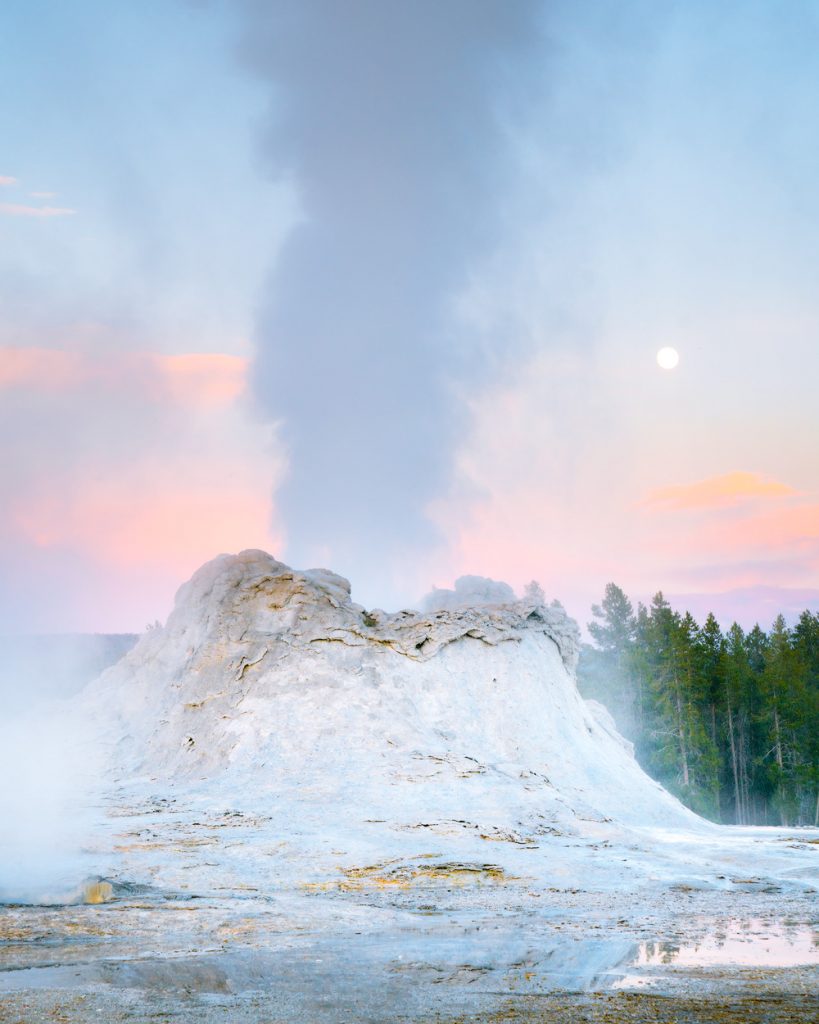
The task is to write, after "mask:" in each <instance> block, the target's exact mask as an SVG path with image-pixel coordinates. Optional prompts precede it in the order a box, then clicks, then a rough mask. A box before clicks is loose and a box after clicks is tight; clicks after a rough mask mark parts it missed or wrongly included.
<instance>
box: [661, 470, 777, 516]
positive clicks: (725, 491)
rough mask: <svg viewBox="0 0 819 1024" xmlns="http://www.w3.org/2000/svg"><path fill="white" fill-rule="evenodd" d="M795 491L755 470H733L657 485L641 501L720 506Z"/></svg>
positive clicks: (676, 506) (665, 505) (679, 506)
mask: <svg viewBox="0 0 819 1024" xmlns="http://www.w3.org/2000/svg"><path fill="white" fill-rule="evenodd" d="M796 493H797V492H796V491H795V490H794V489H793V488H792V487H789V486H788V485H787V484H783V483H780V482H779V481H778V480H771V479H769V478H768V477H764V476H762V475H760V474H759V473H743V472H736V473H725V474H724V475H722V476H713V477H709V478H708V479H706V480H697V481H696V482H694V483H691V484H674V485H673V486H671V487H661V488H659V489H657V490H654V491H651V492H650V493H649V494H648V495H647V497H646V498H645V501H644V502H643V504H645V505H655V506H659V507H662V508H663V509H710V508H724V507H727V506H733V505H738V504H739V503H740V502H743V501H748V500H750V499H755V498H787V497H792V496H793V495H795V494H796Z"/></svg>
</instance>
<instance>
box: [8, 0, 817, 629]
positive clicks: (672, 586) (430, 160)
mask: <svg viewBox="0 0 819 1024" xmlns="http://www.w3.org/2000/svg"><path fill="white" fill-rule="evenodd" d="M817 43H819V4H817V3H812V2H794V3H791V4H787V5H781V4H775V3H773V2H767V3H759V2H753V0H744V2H741V3H740V2H731V0H726V2H724V3H721V4H713V3H710V2H704V0H702V2H700V0H688V2H685V3H679V2H678V3H675V2H666V0H652V2H639V0H626V2H624V3H621V4H611V3H607V2H602V0H600V2H596V0H589V2H587V3H583V4H577V3H571V2H557V0H551V2H549V0H516V2H515V3H513V4H509V3H506V2H501V0H447V2H446V3H444V4H441V3H437V2H432V0H417V2H414V3H412V4H410V3H406V2H399V0H348V2H346V3H344V4H339V3H335V2H331V0H300V2H298V3H296V2H294V0H210V2H208V0H200V2H193V0H140V2H136V0H121V2H119V3H117V4H107V3H102V2H101V0H72V3H71V4H65V3H58V2H57V0H26V2H25V3H23V2H22V0H12V2H11V3H7V4H5V5H3V9H2V11H0V140H2V141H0V631H3V632H19V631H24V632H70V631H139V630H142V629H143V628H145V626H146V624H148V623H151V622H153V621H155V620H157V619H160V620H162V619H164V618H165V617H166V615H167V613H168V611H169V610H170V607H171V605H172V601H173V595H174V592H175V590H176V588H177V587H178V586H179V584H180V583H181V582H183V581H184V580H185V579H186V578H187V577H188V576H190V574H191V573H192V572H193V571H194V570H195V569H196V568H197V567H198V566H199V565H200V564H201V563H203V562H204V561H206V560H207V559H209V558H211V557H213V556H214V555H215V554H217V553H219V552H223V551H238V550H241V549H243V548H247V547H261V548H264V549H266V550H269V551H271V552H272V553H274V554H275V555H276V556H277V557H279V558H281V559H282V560H284V561H287V562H289V563H290V564H293V565H295V566H296V567H299V568H308V567H311V566H316V565H323V566H326V567H329V568H332V569H334V570H336V571H338V572H340V573H342V574H344V575H346V576H348V577H350V578H351V579H352V582H353V596H354V597H355V598H356V599H357V600H359V601H360V602H361V603H363V604H365V605H367V606H370V607H371V606H375V605H378V606H381V607H386V608H398V607H404V606H409V605H412V604H416V603H417V601H418V599H419V596H420V595H421V594H423V593H425V592H426V591H427V590H429V589H430V587H431V586H432V585H435V586H439V587H446V586H450V585H451V584H452V582H453V580H454V579H455V578H457V577H458V576H460V575H462V574H467V573H468V574H480V575H486V576H491V577H493V578H495V579H503V580H507V581H509V582H510V583H511V584H512V585H513V586H515V587H518V588H521V587H523V586H524V585H525V584H526V583H528V582H529V581H530V580H532V579H536V580H538V581H540V583H541V584H542V585H543V588H544V590H545V591H546V593H547V595H548V596H549V597H550V598H551V597H557V598H559V599H560V600H562V601H563V603H564V604H565V605H566V606H567V608H568V609H569V610H570V611H571V612H572V613H573V614H575V615H576V616H577V617H578V618H579V619H580V620H581V621H585V620H587V618H588V615H589V608H590V605H591V603H592V602H594V601H598V600H599V599H600V597H601V595H602V592H603V588H604V586H605V584H606V583H607V582H608V581H615V582H617V583H618V584H619V585H620V586H622V587H623V588H624V589H625V590H626V592H627V593H629V594H630V595H631V596H632V597H633V598H634V599H635V600H636V599H642V600H646V599H648V598H650V596H651V595H652V594H653V593H654V592H655V591H657V590H658V589H662V590H663V591H664V593H666V594H667V595H669V596H671V597H672V599H673V600H674V601H675V602H677V603H678V605H679V606H680V607H691V609H692V610H693V611H695V613H696V614H698V615H699V616H700V617H703V616H704V614H705V613H706V612H707V610H708V609H709V608H713V609H714V610H715V611H716V612H717V613H718V615H719V616H720V618H721V619H722V620H723V621H724V622H725V623H726V624H727V623H730V621H731V620H732V619H733V618H734V617H736V618H738V619H739V621H740V622H742V623H743V624H746V625H750V624H752V623H753V622H754V621H756V620H757V619H759V620H760V621H761V622H762V623H763V625H767V624H768V623H769V622H770V621H771V619H772V618H773V616H774V614H775V613H776V612H777V611H779V610H782V611H785V612H786V613H788V614H789V615H791V616H793V615H794V614H795V613H796V612H798V610H800V609H801V608H803V607H806V606H809V607H813V608H819V454H818V453H819V445H817V439H818V438H819V403H817V402H816V400H815V391H816V382H817V380H819V292H817V289H816V285H815V282H816V281H817V279H819V230H817V227H818V224H817V220H818V219H819V135H817V133H816V132H815V125H814V121H815V114H814V112H815V109H816V103H817V100H819V63H818V62H817V61H816V59H815V54H816V51H817ZM668 345H670V346H673V347H674V348H676V349H677V350H678V352H679V355H680V361H679V365H678V366H677V368H676V369H674V370H663V369H661V368H660V367H659V366H658V365H657V362H656V353H657V351H658V349H660V348H661V347H663V346H668Z"/></svg>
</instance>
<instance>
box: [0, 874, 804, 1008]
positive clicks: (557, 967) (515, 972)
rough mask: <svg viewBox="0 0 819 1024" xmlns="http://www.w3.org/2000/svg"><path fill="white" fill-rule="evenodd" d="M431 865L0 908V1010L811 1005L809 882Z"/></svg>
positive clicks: (120, 891) (122, 887) (122, 888)
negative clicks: (667, 882) (563, 874)
mask: <svg viewBox="0 0 819 1024" xmlns="http://www.w3.org/2000/svg"><path fill="white" fill-rule="evenodd" d="M430 860H432V858H430ZM440 867H441V870H439V871H430V872H429V873H428V874H427V875H426V876H423V877H414V878H411V879H410V878H408V877H407V876H406V874H404V875H400V873H399V877H395V876H390V875H389V873H388V872H387V871H385V869H384V866H373V869H372V870H370V871H362V872H358V873H352V872H349V871H347V872H339V878H338V879H337V880H334V882H333V884H332V885H330V884H327V885H315V884H312V883H310V884H306V885H305V886H304V887H302V888H300V889H299V890H297V891H289V892H284V891H279V892H277V893H275V894H271V895H263V894H261V893H258V892H251V891H247V892H241V891H231V892H222V893H216V892H210V893H201V894H195V893H190V892H187V893H186V892H184V891H181V890H180V891H176V892H171V891H161V890H158V889H152V888H151V887H149V886H139V887H138V886H134V887H131V888H129V886H128V885H126V884H120V883H115V885H114V898H113V899H112V900H111V901H110V902H108V903H105V904H102V905H74V906H62V907H34V906H8V907H5V908H3V909H2V911H0V968H2V969H1V970H0V1020H2V1021H3V1022H6V1021H9V1022H26V1024H27V1022H30V1021H60V1022H69V1024H86V1022H89V1021H100V1020H104V1021H122V1022H129V1024H142V1022H145V1024H148V1022H153V1024H156V1022H161V1021H168V1022H171V1021H173V1022H185V1024H187V1022H191V1024H193V1022H197V1024H215V1022H227V1021H231V1022H233V1021H235V1022H238V1024H244V1022H248V1024H250V1022H274V1021H287V1022H295V1021H328V1022H342V1021H372V1022H380V1021H413V1022H415V1021H418V1022H421V1021H436V1022H441V1024H444V1022H453V1024H454V1022H456V1021H467V1020H468V1021H482V1022H486V1024H490V1022H501V1021H518V1020H521V1021H523V1020H526V1021H530V1020H531V1021H541V1020H543V1021H549V1020H554V1021H558V1020H559V1021H567V1022H570V1024H571V1022H574V1021H578V1022H579V1021H589V1022H601V1024H602V1022H625V1024H628V1022H632V1021H633V1022H649V1021H651V1022H665V1021H667V1022H686V1021H692V1022H693V1021H715V1022H719V1021H725V1022H737V1024H739V1022H746V1024H752V1022H757V1021H759V1022H763V1021H766V1022H767V1021H771V1022H780V1021H782V1022H785V1021H789V1022H808V1021H810V1022H814V1021H816V1020H817V1019H819V1001H817V992H818V991H819V921H817V896H816V893H815V892H813V891H811V890H810V889H803V890H801V891H790V892H788V891H785V890H783V889H782V888H781V887H777V886H776V885H772V884H770V883H767V884H766V883H764V882H763V881H761V880H757V881H754V880H753V879H747V880H745V882H744V885H742V886H740V885H735V887H734V889H733V890H732V891H730V892H729V891H724V890H715V889H711V888H708V889H697V888H694V887H691V886H689V885H686V884H681V885H675V886H671V887H660V886H657V887H652V886H648V887H642V889H641V890H639V891H631V892H628V891H591V890H584V889H582V888H577V887H575V886H570V887H567V888H562V889H561V888H559V887H556V886H550V887H548V888H542V887H539V886H537V885H533V884H532V882H531V879H529V880H527V879H525V878H521V877H518V878H515V877H511V876H507V875H505V874H495V873H494V872H493V870H492V868H491V866H490V865H486V866H485V867H484V870H483V871H477V870H474V869H473V868H472V867H470V868H469V869H467V868H466V867H465V866H464V865H460V866H458V865H445V866H444V865H441V866H440Z"/></svg>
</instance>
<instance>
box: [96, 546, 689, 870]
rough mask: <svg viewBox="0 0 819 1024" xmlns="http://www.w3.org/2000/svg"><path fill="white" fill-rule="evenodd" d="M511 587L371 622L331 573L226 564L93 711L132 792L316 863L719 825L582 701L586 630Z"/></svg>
mask: <svg viewBox="0 0 819 1024" xmlns="http://www.w3.org/2000/svg"><path fill="white" fill-rule="evenodd" d="M485 582H487V583H489V582H490V581H485ZM468 583H469V586H468V587H467V588H466V589H471V590H474V589H475V581H474V579H472V580H470V581H468ZM504 586H505V585H497V584H496V585H495V586H494V589H493V588H492V587H488V588H486V587H485V588H483V592H484V601H483V603H478V604H475V605H472V606H467V607H464V606H459V603H458V601H457V600H454V599H452V597H447V595H452V592H438V593H439V594H442V595H444V598H445V600H444V601H443V602H442V603H445V604H447V605H448V607H446V608H442V609H439V610H437V611H436V610H431V611H426V612H413V611H402V612H398V613H397V614H386V613H384V612H381V611H372V612H367V611H365V609H364V608H362V607H360V606H359V605H357V604H354V603H353V602H352V601H351V599H350V586H349V583H348V582H347V580H345V579H343V578H341V577H340V576H337V575H335V574H333V573H331V572H328V571H326V570H323V569H322V570H310V571H308V572H297V571H294V570H293V569H290V568H289V567H288V566H286V565H283V564H282V563H281V562H277V561H276V560H275V559H274V558H272V557H271V556H270V555H268V554H266V553H264V552H262V551H244V552H242V553H241V554H239V555H235V556H233V555H222V556H220V557H218V558H216V559H214V560H213V561H211V562H209V563H208V564H206V565H205V566H203V567H202V568H201V569H200V570H199V571H198V572H197V573H196V574H195V575H194V576H193V578H192V579H191V580H190V581H189V582H188V583H186V584H185V585H184V586H183V587H182V588H181V589H180V591H179V593H178V595H177V600H176V607H175V609H174V611H173V613H172V614H171V616H170V618H169V620H168V623H167V625H166V626H165V627H164V628H156V629H152V630H150V631H148V633H147V634H146V635H145V636H144V637H143V638H142V639H141V641H140V642H139V643H138V644H137V646H136V647H135V648H134V649H133V650H132V651H131V652H130V653H129V654H128V655H127V656H126V657H125V658H123V660H122V661H121V662H119V663H118V664H117V665H116V666H114V667H113V668H112V669H109V670H108V671H107V672H106V673H104V674H103V676H102V677H101V678H100V679H99V680H98V681H97V682H96V683H94V684H92V685H91V687H90V688H89V689H88V690H87V691H86V694H85V696H84V701H85V702H86V706H88V705H89V704H90V706H91V707H92V709H93V714H94V715H95V716H96V717H97V718H99V719H100V720H101V721H102V722H103V724H104V726H105V729H106V732H107V735H108V737H109V738H110V740H111V749H112V757H113V763H114V767H113V777H115V778H116V779H117V780H118V781H120V782H121V783H122V784H127V783H131V784H132V786H133V785H134V784H135V785H137V786H138V787H140V788H141V789H142V790H143V791H150V792H152V793H164V794H167V793H169V792H175V793H177V794H179V793H180V792H182V791H184V792H185V793H187V794H191V793H196V794H200V795H201V794H209V795H210V797H211V798H213V799H215V797H214V794H217V793H218V794H219V795H220V798H221V799H222V805H224V803H225V801H226V800H228V799H229V800H230V803H231V805H233V806H235V805H236V804H237V803H240V804H241V806H243V807H244V808H250V809H251V810H253V811H257V812H260V811H263V813H264V814H266V815H269V816H270V817H271V819H272V822H273V824H272V825H271V830H272V831H273V832H275V833H276V834H277V835H280V836H282V837H284V836H288V837H290V838H291V839H292V836H293V835H294V833H295V834H297V835H298V837H299V848H300V849H301V850H303V851H304V852H305V853H309V851H311V850H318V849H320V848H322V847H323V846H324V845H327V843H328V842H329V843H330V845H333V843H335V845H336V846H338V845H340V844H341V838H340V837H342V836H343V837H344V838H345V843H344V844H341V845H345V848H350V846H351V844H352V846H355V844H356V842H360V843H361V844H363V845H364V846H365V847H366V848H367V849H369V850H372V851H373V852H376V850H381V849H382V848H383V845H384V842H385V841H386V840H385V838H384V837H385V836H386V837H389V840H390V843H394V842H396V841H398V840H399V839H400V838H401V836H402V835H404V836H406V834H409V833H415V835H414V837H413V843H414V844H415V846H417V845H418V833H419V832H423V834H424V836H426V837H431V836H435V837H436V838H437V840H438V841H439V844H440V842H441V841H451V842H454V843H456V844H457V842H459V841H460V842H463V841H465V840H472V839H475V838H476V837H478V838H480V837H482V838H483V840H484V841H485V840H488V839H489V840H491V839H497V840H500V841H506V842H512V843H533V842H536V841H537V838H538V837H539V836H547V835H550V834H551V835H556V834H557V835H564V836H567V835H568V836H571V835H575V836H581V835H586V836H589V835H598V834H601V825H602V824H603V823H605V822H609V821H613V822H616V823H619V824H622V825H637V826H639V825H660V824H662V825H665V826H669V825H670V826H673V827H678V828H697V827H700V825H701V824H703V825H704V823H700V819H698V818H696V816H695V815H693V814H692V813H691V812H689V811H688V810H686V809H685V808H684V807H683V806H682V805H681V804H680V803H679V802H678V801H677V800H676V799H674V798H673V797H672V796H670V795H669V794H668V793H667V792H666V791H665V790H664V789H662V787H660V786H659V785H658V784H657V783H655V782H653V781H652V780H651V779H649V778H648V776H646V775H645V773H644V772H643V771H642V770H641V769H640V767H639V766H638V765H637V763H636V761H635V760H634V757H633V754H632V751H631V747H630V744H628V743H627V742H625V741H624V740H623V739H622V738H621V737H620V736H618V735H617V733H616V731H615V729H614V726H613V724H612V721H611V719H610V717H609V716H608V714H607V713H606V711H605V710H604V709H603V708H601V707H600V706H599V705H596V704H593V703H591V702H588V701H584V700H583V699H582V698H581V697H580V695H579V693H578V691H577V687H576V685H575V680H574V671H575V665H576V662H577V654H578V645H579V634H578V630H577V626H576V625H575V623H574V622H573V620H571V619H570V618H569V617H568V616H567V615H566V613H565V612H564V611H563V609H562V608H561V607H560V606H559V605H551V606H545V605H544V604H542V603H533V602H532V601H527V600H520V601H519V600H516V599H515V598H514V595H513V594H512V593H511V591H509V590H508V588H506V589H503V587H504ZM462 589H463V588H462ZM478 589H480V588H478ZM487 595H488V596H489V597H490V598H491V599H496V598H497V597H498V596H500V597H501V598H503V600H502V602H501V603H486V596H487ZM433 603H434V602H433ZM217 802H218V801H217ZM374 824H378V825H379V828H378V830H377V834H374V829H373V826H374ZM604 831H605V830H604ZM328 837H329V838H328ZM388 845H389V844H388ZM494 852H495V851H494V850H493V853H494ZM484 855H485V856H488V855H487V854H486V853H485V854H484Z"/></svg>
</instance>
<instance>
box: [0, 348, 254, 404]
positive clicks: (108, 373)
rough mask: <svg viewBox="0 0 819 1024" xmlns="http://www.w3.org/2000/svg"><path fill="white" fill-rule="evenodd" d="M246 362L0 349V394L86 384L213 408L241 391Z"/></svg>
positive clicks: (209, 356)
mask: <svg viewBox="0 0 819 1024" xmlns="http://www.w3.org/2000/svg"><path fill="white" fill-rule="evenodd" d="M247 367H248V360H247V359H246V358H244V357H243V356H234V355H228V354H226V353H223V352H215V353H210V352H208V353H201V352H193V353H187V354H184V355H159V354H156V353H151V352H137V353H124V354H114V355H109V354H105V355H103V356H93V355H85V354H82V353H78V352H66V351H63V350H61V349H48V348H0V390H2V389H4V388H31V389H34V390H38V391H52V392H53V391H72V390H75V389H77V388H79V387H81V386H83V385H86V384H88V383H91V382H96V383H104V385H105V386H106V388H111V389H122V390H127V391H128V392H129V393H131V394H132V393H134V392H135V391H136V392H137V393H142V394H143V395H144V396H145V398H146V399H148V400H152V401H170V402H172V403H174V404H178V405H183V406H202V407H205V408H213V407H218V406H225V405H229V404H231V403H232V402H234V401H235V400H236V399H237V398H238V397H239V395H241V393H242V392H243V391H244V388H245V382H246V378H247Z"/></svg>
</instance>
